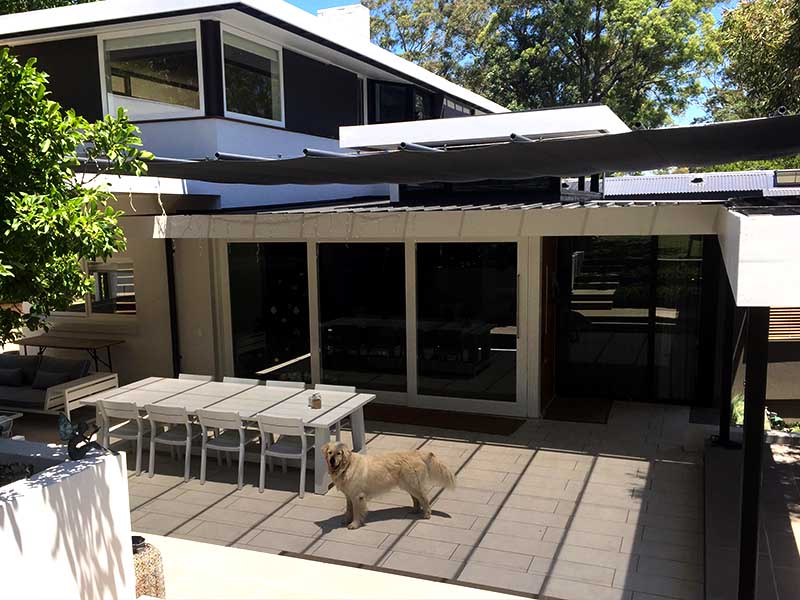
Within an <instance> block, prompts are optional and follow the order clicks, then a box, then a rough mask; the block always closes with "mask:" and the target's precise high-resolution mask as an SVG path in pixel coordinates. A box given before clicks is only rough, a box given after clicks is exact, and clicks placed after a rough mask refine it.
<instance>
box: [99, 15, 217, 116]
mask: <svg viewBox="0 0 800 600" xmlns="http://www.w3.org/2000/svg"><path fill="white" fill-rule="evenodd" d="M187 29H192V30H194V41H195V48H196V52H197V83H198V90H197V92H198V94H199V96H200V108H190V107H188V106H183V107H182V106H179V105H174V104H170V105H169V106H174V107H176V110H171V111H169V112H165V113H164V114H159V113H154V114H152V115H148V116H147V117H145V118H138V117H137V116H135V115H130V119H131V121H134V122H146V121H161V120H164V119H184V118H187V117H202V116H204V115H205V114H206V103H205V81H204V80H203V50H202V44H201V38H200V21H189V22H186V23H171V24H169V25H158V26H153V27H140V28H137V29H121V30H119V31H114V32H111V33H104V34H99V35H98V36H97V53H98V56H99V57H100V93H101V95H102V99H103V114H106V115H107V114H109V107H108V96H109V94H111V93H113V92H111V91H109V90H108V89H107V86H106V53H105V42H106V40H113V39H120V38H131V37H132V38H135V37H136V36H140V35H149V34H151V33H170V32H173V31H185V30H187ZM121 98H124V96H121ZM153 103H154V104H165V103H163V102H155V101H154V102H153Z"/></svg>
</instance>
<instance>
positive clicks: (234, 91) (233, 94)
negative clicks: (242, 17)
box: [225, 32, 281, 121]
mask: <svg viewBox="0 0 800 600" xmlns="http://www.w3.org/2000/svg"><path fill="white" fill-rule="evenodd" d="M225 40H226V43H225V102H226V107H227V109H228V110H229V111H230V112H235V113H239V114H242V115H250V116H253V117H259V118H262V119H270V120H274V121H279V120H280V119H281V100H280V71H279V69H280V67H279V64H278V60H277V57H278V53H277V52H276V51H274V50H272V49H271V48H266V47H263V46H258V45H257V44H255V43H253V42H250V41H249V40H245V39H243V38H240V37H238V36H234V35H231V34H228V33H227V32H226V34H225ZM248 48H249V49H251V50H252V51H248ZM256 50H257V51H258V52H256Z"/></svg>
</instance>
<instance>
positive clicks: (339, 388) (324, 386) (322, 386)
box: [314, 383, 356, 442]
mask: <svg viewBox="0 0 800 600" xmlns="http://www.w3.org/2000/svg"><path fill="white" fill-rule="evenodd" d="M314 389H315V390H328V391H330V392H349V393H351V394H355V393H356V386H354V385H331V384H329V383H318V384H316V385H315V386H314ZM343 420H344V419H342V421H343ZM342 421H339V422H338V423H336V425H334V426H333V430H334V431H335V433H336V441H337V442H341V441H342Z"/></svg>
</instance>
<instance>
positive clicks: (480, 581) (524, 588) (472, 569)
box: [458, 562, 544, 594]
mask: <svg viewBox="0 0 800 600" xmlns="http://www.w3.org/2000/svg"><path fill="white" fill-rule="evenodd" d="M458 581H462V582H464V583H473V584H476V585H485V586H489V587H494V588H503V589H508V590H514V591H518V592H524V593H527V594H538V593H539V590H540V589H541V587H542V583H543V582H544V576H542V575H537V574H535V573H520V572H519V571H512V570H511V569H503V568H501V567H498V566H497V565H489V564H484V563H479V562H470V563H467V565H466V566H465V567H464V570H463V571H461V574H460V575H459V576H458Z"/></svg>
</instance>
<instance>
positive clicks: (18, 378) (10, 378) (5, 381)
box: [0, 369, 23, 387]
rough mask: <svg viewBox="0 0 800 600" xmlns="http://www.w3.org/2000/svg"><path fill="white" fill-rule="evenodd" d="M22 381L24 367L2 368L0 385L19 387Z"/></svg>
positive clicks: (0, 370)
mask: <svg viewBox="0 0 800 600" xmlns="http://www.w3.org/2000/svg"><path fill="white" fill-rule="evenodd" d="M22 383H23V377H22V369H0V385H11V386H14V387H19V386H21V385H22Z"/></svg>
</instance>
